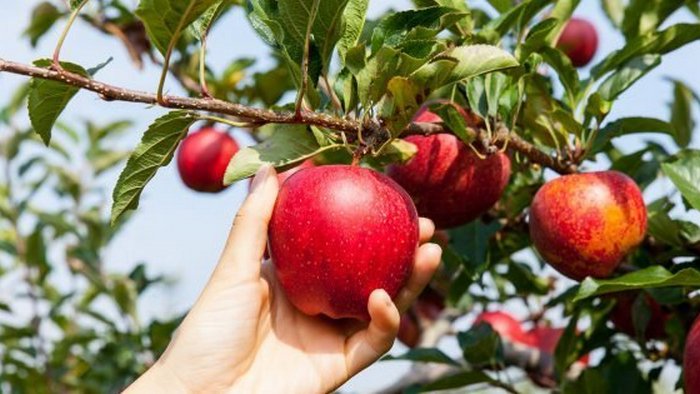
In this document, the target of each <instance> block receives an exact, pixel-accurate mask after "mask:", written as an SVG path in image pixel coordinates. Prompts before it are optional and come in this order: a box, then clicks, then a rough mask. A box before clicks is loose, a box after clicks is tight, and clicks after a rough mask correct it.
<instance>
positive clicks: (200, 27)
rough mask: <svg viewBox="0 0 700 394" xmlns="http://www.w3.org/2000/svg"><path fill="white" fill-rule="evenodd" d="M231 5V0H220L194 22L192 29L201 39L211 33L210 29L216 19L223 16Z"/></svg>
mask: <svg viewBox="0 0 700 394" xmlns="http://www.w3.org/2000/svg"><path fill="white" fill-rule="evenodd" d="M229 5H230V4H229V0H218V1H217V2H216V3H215V4H214V5H212V6H211V7H209V9H207V10H206V11H205V12H204V13H203V14H202V16H200V17H199V18H198V19H197V20H195V21H194V22H192V29H193V30H194V32H195V34H196V36H197V37H199V39H200V41H201V40H202V39H204V37H206V36H207V34H209V29H211V26H212V24H213V23H214V21H215V20H216V19H218V18H219V16H221V14H222V13H223V12H224V10H226V8H227V7H229Z"/></svg>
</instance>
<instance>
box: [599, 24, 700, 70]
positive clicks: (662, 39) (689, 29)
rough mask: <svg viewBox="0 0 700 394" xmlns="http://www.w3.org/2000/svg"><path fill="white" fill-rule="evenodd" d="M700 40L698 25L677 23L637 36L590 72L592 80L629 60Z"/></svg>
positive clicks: (699, 27) (699, 25)
mask: <svg viewBox="0 0 700 394" xmlns="http://www.w3.org/2000/svg"><path fill="white" fill-rule="evenodd" d="M698 39H700V24H689V23H679V24H676V25H673V26H671V27H669V28H668V29H666V30H663V31H660V32H654V33H650V34H647V35H643V36H638V37H635V38H632V39H630V40H629V41H627V45H625V46H624V47H623V48H622V49H618V50H617V51H614V52H612V53H611V54H610V55H608V56H607V57H606V58H605V59H603V60H602V61H601V62H600V63H598V64H596V65H595V67H593V69H592V70H591V77H592V78H593V79H598V78H601V77H602V76H603V75H605V74H607V73H609V72H611V71H614V70H616V69H617V68H618V67H620V66H621V65H623V64H625V63H627V62H628V61H629V60H630V59H632V58H635V57H638V56H640V55H644V54H648V53H656V54H660V55H663V54H666V53H668V52H671V51H674V50H676V49H678V48H680V47H682V46H683V45H686V44H688V43H690V42H693V41H695V40H698Z"/></svg>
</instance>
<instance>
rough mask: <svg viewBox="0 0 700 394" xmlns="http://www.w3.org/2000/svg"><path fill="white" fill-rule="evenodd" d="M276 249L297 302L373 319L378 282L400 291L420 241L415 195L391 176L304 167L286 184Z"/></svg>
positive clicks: (275, 223)
mask: <svg viewBox="0 0 700 394" xmlns="http://www.w3.org/2000/svg"><path fill="white" fill-rule="evenodd" d="M269 248H270V255H271V257H272V261H273V264H274V266H275V268H276V273H277V277H278V279H279V282H280V284H281V285H282V288H283V289H284V290H285V293H286V295H287V298H288V299H289V301H290V302H291V303H292V304H293V305H294V306H296V307H297V308H298V309H299V310H300V311H302V312H304V313H306V314H308V315H317V314H324V315H326V316H328V317H331V318H334V319H339V318H355V319H360V320H368V319H369V314H368V312H367V301H368V299H369V295H370V293H371V292H372V291H373V290H375V289H384V290H385V291H386V292H387V293H388V294H389V296H390V297H392V298H393V297H395V296H396V294H397V293H398V291H399V290H400V289H401V288H402V287H403V286H404V285H405V284H406V281H407V280H408V277H409V276H410V274H411V270H412V269H413V261H414V257H415V254H416V251H417V248H418V214H417V212H416V208H415V206H414V205H413V202H412V201H411V198H410V197H409V196H408V194H406V192H405V191H404V190H403V189H401V187H400V186H399V185H397V184H396V183H395V182H394V181H392V180H391V179H390V178H388V177H387V176H386V175H384V174H381V173H378V172H376V171H372V170H369V169H366V168H361V167H356V166H346V165H328V166H320V167H312V168H307V169H304V170H301V171H299V172H297V173H296V174H294V176H292V177H290V178H289V179H288V180H287V181H286V182H285V183H284V184H283V185H282V186H281V188H280V192H279V196H278V197H277V202H276V204H275V208H274V210H273V214H272V218H271V220H270V226H269Z"/></svg>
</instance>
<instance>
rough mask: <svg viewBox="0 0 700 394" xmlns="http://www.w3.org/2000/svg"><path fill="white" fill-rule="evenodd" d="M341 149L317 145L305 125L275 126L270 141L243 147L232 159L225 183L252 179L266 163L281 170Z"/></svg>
mask: <svg viewBox="0 0 700 394" xmlns="http://www.w3.org/2000/svg"><path fill="white" fill-rule="evenodd" d="M340 146H341V145H340V144H329V145H327V146H321V145H319V144H318V142H317V141H316V138H315V137H314V135H313V133H311V131H309V130H308V129H307V128H306V126H304V125H275V128H274V131H273V133H272V135H271V136H270V138H268V139H266V140H265V141H263V142H261V143H259V144H257V145H255V146H251V147H247V148H243V149H241V150H240V151H238V153H236V155H235V156H233V158H232V159H231V162H230V163H229V165H228V168H227V169H226V175H225V176H224V184H226V185H230V184H232V183H234V182H236V181H239V180H241V179H245V178H247V177H249V176H252V175H254V174H255V173H256V172H257V171H258V169H259V168H260V167H262V166H263V165H265V164H269V165H271V166H273V167H275V168H278V169H284V168H285V167H287V166H291V165H294V164H296V163H299V162H302V161H304V160H306V159H309V158H311V157H313V156H315V155H317V154H318V153H321V152H324V151H327V150H329V149H335V148H338V147H340Z"/></svg>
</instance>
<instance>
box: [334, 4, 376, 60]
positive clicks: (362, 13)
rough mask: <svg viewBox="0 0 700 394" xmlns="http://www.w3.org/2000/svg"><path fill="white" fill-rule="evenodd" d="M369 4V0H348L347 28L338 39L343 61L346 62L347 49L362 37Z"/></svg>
mask: <svg viewBox="0 0 700 394" xmlns="http://www.w3.org/2000/svg"><path fill="white" fill-rule="evenodd" d="M368 6H369V0H348V5H347V7H345V11H344V12H343V23H344V26H345V28H344V29H343V34H342V35H341V36H340V39H339V40H338V55H339V56H340V59H341V62H345V54H346V53H347V51H348V50H350V48H352V47H354V46H355V45H357V40H358V39H359V38H360V34H362V29H363V28H364V26H365V19H366V16H367V7H368ZM341 64H342V63H341Z"/></svg>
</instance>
